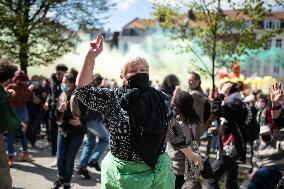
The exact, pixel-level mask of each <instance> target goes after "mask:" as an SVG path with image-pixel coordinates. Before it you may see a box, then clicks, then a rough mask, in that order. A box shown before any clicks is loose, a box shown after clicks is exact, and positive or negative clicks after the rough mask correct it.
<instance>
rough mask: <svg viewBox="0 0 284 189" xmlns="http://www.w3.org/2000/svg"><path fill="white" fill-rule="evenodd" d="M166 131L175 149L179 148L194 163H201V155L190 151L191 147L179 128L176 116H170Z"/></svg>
mask: <svg viewBox="0 0 284 189" xmlns="http://www.w3.org/2000/svg"><path fill="white" fill-rule="evenodd" d="M168 124H169V127H168V132H167V139H168V140H169V142H170V143H171V145H172V146H173V148H174V149H175V150H180V151H181V152H182V153H184V155H185V156H186V158H187V159H190V160H192V161H193V162H194V164H200V163H201V161H202V160H201V157H200V156H199V155H198V154H197V153H195V152H193V151H192V149H191V147H190V146H189V144H188V143H187V141H186V138H185V136H184V134H183V132H182V129H181V128H180V126H179V124H178V122H177V120H176V118H174V117H173V118H172V119H171V120H170V121H169V122H168Z"/></svg>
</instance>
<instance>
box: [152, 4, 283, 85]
mask: <svg viewBox="0 0 284 189" xmlns="http://www.w3.org/2000/svg"><path fill="white" fill-rule="evenodd" d="M175 2H176V4H175V5H172V4H170V3H165V2H164V3H160V4H155V5H154V12H153V15H154V16H155V17H156V18H159V20H160V26H161V27H162V28H164V29H167V30H170V31H171V32H170V34H169V37H170V38H171V39H172V40H181V41H184V42H187V43H185V44H186V45H185V46H184V45H183V46H181V47H179V48H178V49H179V51H180V52H183V53H189V52H190V53H192V54H194V55H195V57H193V58H192V59H191V60H190V67H192V68H193V69H195V70H197V71H199V72H200V73H201V74H204V75H209V76H210V77H211V78H212V81H213V83H212V86H213V87H212V88H214V86H215V83H214V79H215V74H216V72H217V70H218V69H219V68H221V67H224V66H227V67H229V64H230V63H231V62H232V61H235V60H238V57H239V56H241V55H244V54H247V53H248V49H250V50H256V51H257V50H259V49H263V48H265V47H266V44H267V42H268V40H269V39H270V38H271V37H272V36H273V35H274V34H276V33H280V32H281V30H271V31H266V32H263V34H262V35H258V38H256V32H258V31H259V29H262V28H263V26H262V24H261V23H262V21H263V20H264V18H265V16H266V15H267V13H270V12H271V9H272V8H273V6H272V5H270V4H269V2H267V1H265V0H245V1H238V0H235V1H233V0H227V1H226V2H227V3H228V4H229V5H230V7H231V8H232V9H233V10H234V11H235V14H231V15H230V16H227V14H226V12H224V11H223V10H221V4H220V3H221V1H220V0H200V1H197V0H193V1H186V0H180V1H178V2H177V1H175ZM222 2H223V1H222ZM223 3H224V2H223ZM278 5H280V4H279V3H278V4H277V2H276V6H278ZM184 10H188V13H187V14H181V12H184ZM195 45H197V46H199V47H201V49H202V52H196V48H195V47H194V46H195ZM201 55H207V56H208V57H210V59H211V66H210V69H209V68H208V66H207V65H208V64H207V65H206V64H205V63H204V62H205V60H203V58H201ZM228 56H230V57H232V58H233V59H232V58H231V59H230V62H229V61H227V60H228V59H225V58H224V57H228ZM216 60H217V62H216Z"/></svg>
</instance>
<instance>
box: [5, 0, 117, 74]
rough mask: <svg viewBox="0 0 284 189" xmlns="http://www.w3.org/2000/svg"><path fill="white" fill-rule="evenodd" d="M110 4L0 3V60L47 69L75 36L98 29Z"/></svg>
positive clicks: (93, 0)
mask: <svg viewBox="0 0 284 189" xmlns="http://www.w3.org/2000/svg"><path fill="white" fill-rule="evenodd" d="M113 7H114V4H112V3H109V2H108V1H107V0H0V15H1V16H0V57H1V58H6V59H10V60H11V61H13V62H15V63H18V64H20V68H21V70H24V71H25V72H26V71H27V67H28V66H32V65H47V64H50V63H52V61H53V60H55V59H56V58H58V57H60V56H62V55H63V54H65V53H67V52H70V51H71V50H72V49H74V47H75V46H76V43H77V42H78V40H79V38H78V32H79V31H86V30H92V29H94V28H96V27H100V26H101V25H102V24H103V22H104V21H105V20H106V19H107V17H108V12H109V10H110V9H112V8H113Z"/></svg>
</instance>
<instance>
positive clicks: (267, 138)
mask: <svg viewBox="0 0 284 189" xmlns="http://www.w3.org/2000/svg"><path fill="white" fill-rule="evenodd" d="M261 139H262V140H263V142H269V141H271V135H262V136H261Z"/></svg>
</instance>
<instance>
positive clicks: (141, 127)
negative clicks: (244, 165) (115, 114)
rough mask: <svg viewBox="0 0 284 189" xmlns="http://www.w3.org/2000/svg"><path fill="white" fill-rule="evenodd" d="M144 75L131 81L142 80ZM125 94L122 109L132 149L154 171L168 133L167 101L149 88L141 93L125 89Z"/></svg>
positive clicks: (138, 90) (158, 92)
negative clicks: (125, 114) (126, 120)
mask: <svg viewBox="0 0 284 189" xmlns="http://www.w3.org/2000/svg"><path fill="white" fill-rule="evenodd" d="M141 74H142V73H141ZM141 74H136V75H134V76H132V77H131V78H130V79H132V80H136V78H140V79H141ZM122 91H124V93H123V94H122V95H121V97H120V105H121V107H122V109H124V110H125V111H127V113H128V115H129V125H130V140H131V145H132V147H133V149H134V150H135V152H136V153H137V154H138V155H139V156H140V157H141V158H142V160H143V161H144V162H145V163H147V164H148V165H149V166H150V167H151V168H155V165H156V164H157V162H158V159H159V156H160V154H161V152H162V151H163V148H164V143H165V137H166V133H167V121H166V119H167V117H166V115H167V108H166V104H165V100H166V98H165V96H164V95H163V94H162V92H160V91H157V90H156V89H154V88H152V87H150V86H149V85H148V86H147V87H146V86H145V85H143V88H140V89H138V88H131V87H129V86H124V88H123V89H122Z"/></svg>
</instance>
